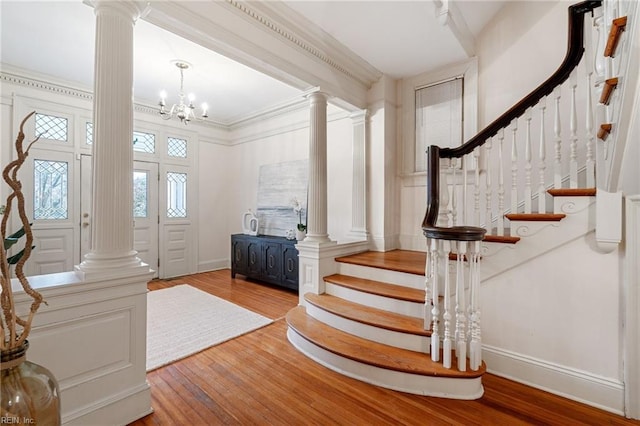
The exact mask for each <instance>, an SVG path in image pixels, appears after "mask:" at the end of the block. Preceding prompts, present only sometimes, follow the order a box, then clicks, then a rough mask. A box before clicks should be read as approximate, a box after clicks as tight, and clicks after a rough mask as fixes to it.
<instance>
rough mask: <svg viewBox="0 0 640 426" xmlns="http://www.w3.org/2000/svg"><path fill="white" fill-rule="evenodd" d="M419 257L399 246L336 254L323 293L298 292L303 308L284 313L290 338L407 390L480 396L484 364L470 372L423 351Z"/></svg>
mask: <svg viewBox="0 0 640 426" xmlns="http://www.w3.org/2000/svg"><path fill="white" fill-rule="evenodd" d="M425 260H426V254H425V253H423V252H415V251H404V250H394V251H391V252H386V253H380V252H365V253H361V254H356V255H352V256H346V257H339V258H337V259H336V262H338V264H339V273H338V274H333V275H330V276H327V277H325V283H326V293H325V294H320V295H316V294H310V293H308V294H305V295H304V299H305V302H306V303H305V306H298V307H297V308H295V309H293V310H291V311H290V312H289V313H288V315H287V323H288V325H289V331H288V334H287V336H288V338H289V341H290V342H291V343H292V344H293V345H294V346H295V347H296V348H298V349H299V350H300V351H301V352H303V353H305V354H306V355H307V356H308V357H310V358H312V359H314V360H316V361H317V362H319V363H320V364H322V365H325V366H327V367H329V368H331V369H332V370H335V371H338V372H340V373H342V374H345V375H347V376H350V377H353V378H356V379H358V380H362V381H365V382H368V383H372V384H375V385H379V386H383V387H386V388H390V389H395V390H399V391H403V392H410V393H414V394H422V395H430V396H439V397H446V398H456V399H476V398H479V397H480V396H482V393H483V388H482V382H481V377H482V374H483V373H484V372H485V366H484V364H483V365H482V367H481V368H480V369H478V370H477V371H472V370H471V369H470V367H469V365H468V363H467V368H466V371H459V370H458V369H457V368H445V367H443V365H442V363H440V362H435V361H432V359H431V357H429V356H428V355H427V354H429V352H430V346H431V330H430V329H426V330H425V327H424V315H423V312H424V299H425V297H424V279H425V276H424V265H425ZM372 277H377V279H372ZM353 300H357V301H358V302H357V303H355V302H353ZM454 361H455V362H454V364H456V363H457V360H454Z"/></svg>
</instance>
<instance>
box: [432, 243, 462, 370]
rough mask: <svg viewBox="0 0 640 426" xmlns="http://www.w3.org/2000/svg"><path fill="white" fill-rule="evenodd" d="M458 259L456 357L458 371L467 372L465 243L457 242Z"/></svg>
mask: <svg viewBox="0 0 640 426" xmlns="http://www.w3.org/2000/svg"><path fill="white" fill-rule="evenodd" d="M457 245H458V259H457V261H456V331H455V340H456V357H458V370H460V371H467V333H466V329H467V308H466V301H465V292H464V257H465V255H466V253H467V242H466V241H458V244H457ZM432 339H433V337H432Z"/></svg>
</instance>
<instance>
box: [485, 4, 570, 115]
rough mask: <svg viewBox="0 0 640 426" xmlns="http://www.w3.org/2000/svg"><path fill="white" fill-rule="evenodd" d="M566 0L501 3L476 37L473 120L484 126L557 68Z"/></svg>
mask: <svg viewBox="0 0 640 426" xmlns="http://www.w3.org/2000/svg"><path fill="white" fill-rule="evenodd" d="M569 5H570V3H568V2H563V1H558V2H551V1H541V2H536V1H523V2H507V3H506V4H505V6H504V7H503V8H502V9H501V10H500V12H498V14H497V15H496V16H495V17H494V19H492V20H491V21H490V22H489V24H487V26H486V27H485V28H484V29H483V31H482V32H481V33H480V35H479V37H478V38H477V45H476V51H477V56H478V104H479V105H478V121H479V128H483V127H485V126H486V125H487V124H489V123H490V122H491V121H493V120H494V119H496V118H497V117H498V116H500V115H501V114H502V113H504V112H505V111H506V110H507V109H508V108H510V107H511V106H513V105H514V104H515V103H516V102H517V101H519V100H520V99H521V98H523V97H524V96H525V95H527V94H528V93H529V92H530V91H532V90H533V89H535V88H536V87H537V86H538V85H540V84H541V83H542V82H543V81H544V80H546V79H547V78H548V77H549V76H551V74H553V72H554V71H555V70H556V69H557V68H558V66H559V65H560V63H561V62H562V59H563V58H564V54H565V52H566V49H567V21H568V19H567V7H568V6H569Z"/></svg>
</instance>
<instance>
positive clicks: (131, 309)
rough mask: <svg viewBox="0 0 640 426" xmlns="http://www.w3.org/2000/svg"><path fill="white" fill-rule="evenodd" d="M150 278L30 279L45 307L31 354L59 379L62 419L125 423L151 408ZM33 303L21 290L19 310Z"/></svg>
mask: <svg viewBox="0 0 640 426" xmlns="http://www.w3.org/2000/svg"><path fill="white" fill-rule="evenodd" d="M151 275H152V273H151V272H147V273H143V274H138V275H135V276H129V277H118V278H113V277H111V278H109V277H103V278H101V279H95V280H94V281H92V282H83V281H81V280H80V278H79V275H78V274H75V273H73V272H64V273H59V274H50V275H40V276H34V277H29V282H30V284H31V285H32V286H33V287H34V288H35V289H37V290H38V291H40V292H41V293H42V295H43V296H44V299H45V300H46V302H47V305H44V304H43V305H41V308H40V310H39V311H38V313H37V314H36V316H35V319H34V326H33V330H32V333H31V335H30V337H29V342H30V349H29V355H28V356H29V359H30V360H31V361H33V362H36V363H39V364H42V365H43V366H45V367H47V368H48V369H50V370H51V372H52V373H53V374H54V375H55V376H56V378H57V379H58V381H59V384H60V391H61V401H62V421H63V424H65V425H87V424H127V423H129V422H131V421H133V420H135V419H137V418H140V417H142V416H144V415H146V414H148V413H150V412H151V411H152V408H151V394H150V389H149V385H148V383H147V381H146V322H147V318H146V309H147V282H148V280H149V279H150V278H151ZM16 286H19V284H18V283H17V282H14V288H17V287H16ZM30 303H31V299H30V298H29V297H28V296H27V295H26V294H25V293H23V292H16V306H17V309H18V310H19V311H23V312H24V311H26V310H28V309H29V305H30Z"/></svg>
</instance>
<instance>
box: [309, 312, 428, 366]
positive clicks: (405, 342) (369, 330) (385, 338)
mask: <svg viewBox="0 0 640 426" xmlns="http://www.w3.org/2000/svg"><path fill="white" fill-rule="evenodd" d="M305 306H306V308H307V313H308V314H309V315H311V316H312V317H314V318H315V319H317V320H318V321H322V322H323V323H325V324H327V325H330V326H331V327H333V328H336V329H338V330H341V331H344V332H346V333H350V334H353V335H356V336H358V337H362V338H363V339H367V340H373V341H375V342H378V343H383V344H385V345H389V346H395V347H397V348H402V349H408V350H410V351H414V352H422V353H425V354H428V353H430V352H431V351H430V349H431V348H430V344H431V339H430V338H429V337H426V336H419V335H415V334H410V333H403V332H400V331H393V330H386V329H383V328H379V327H375V326H372V325H368V324H363V323H361V322H358V321H353V320H350V319H348V318H344V317H341V316H339V315H336V314H333V313H331V312H327V311H325V310H324V309H321V308H318V307H317V306H315V305H314V304H312V303H307V304H306V305H305Z"/></svg>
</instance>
